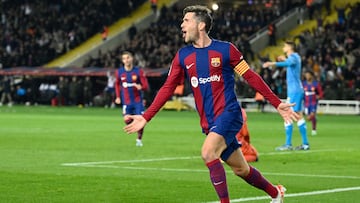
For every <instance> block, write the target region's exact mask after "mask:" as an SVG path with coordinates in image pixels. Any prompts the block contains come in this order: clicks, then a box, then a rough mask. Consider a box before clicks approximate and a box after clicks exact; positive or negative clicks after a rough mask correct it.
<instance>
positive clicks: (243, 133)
mask: <svg viewBox="0 0 360 203" xmlns="http://www.w3.org/2000/svg"><path fill="white" fill-rule="evenodd" d="M241 112H242V117H243V126H242V127H241V129H240V131H239V132H238V133H237V134H236V139H237V140H238V141H239V143H240V144H241V151H242V153H243V155H244V157H245V160H246V161H247V162H256V161H258V160H259V156H258V152H257V150H256V149H255V147H254V146H253V145H252V144H250V133H249V130H248V127H247V115H246V112H245V110H244V109H241Z"/></svg>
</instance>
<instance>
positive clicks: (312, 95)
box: [303, 70, 323, 135]
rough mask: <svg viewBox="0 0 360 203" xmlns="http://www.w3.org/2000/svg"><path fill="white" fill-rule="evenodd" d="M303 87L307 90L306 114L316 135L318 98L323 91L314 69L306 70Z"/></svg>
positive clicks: (321, 95) (313, 133)
mask: <svg viewBox="0 0 360 203" xmlns="http://www.w3.org/2000/svg"><path fill="white" fill-rule="evenodd" d="M303 87H304V91H305V99H304V100H305V114H306V115H307V119H308V120H309V121H311V126H312V128H311V129H312V130H311V135H316V109H317V105H318V100H319V99H321V98H322V97H323V91H322V88H321V85H320V82H318V81H316V80H315V78H314V73H313V72H312V71H309V70H308V71H306V72H305V80H304V81H303Z"/></svg>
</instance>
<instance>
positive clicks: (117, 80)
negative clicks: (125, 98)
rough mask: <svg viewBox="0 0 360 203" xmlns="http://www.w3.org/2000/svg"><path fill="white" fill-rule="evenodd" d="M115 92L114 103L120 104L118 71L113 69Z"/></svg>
mask: <svg viewBox="0 0 360 203" xmlns="http://www.w3.org/2000/svg"><path fill="white" fill-rule="evenodd" d="M115 78H116V80H115V94H116V99H115V103H116V104H120V103H121V99H120V76H119V71H115Z"/></svg>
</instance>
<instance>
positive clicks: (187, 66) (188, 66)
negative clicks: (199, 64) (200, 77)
mask: <svg viewBox="0 0 360 203" xmlns="http://www.w3.org/2000/svg"><path fill="white" fill-rule="evenodd" d="M193 65H194V63H192V64H190V65H186V69H190V68H191V67H192V66H193Z"/></svg>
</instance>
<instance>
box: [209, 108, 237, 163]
mask: <svg viewBox="0 0 360 203" xmlns="http://www.w3.org/2000/svg"><path fill="white" fill-rule="evenodd" d="M242 125H243V118H242V113H241V111H235V112H229V111H225V112H223V113H222V114H221V115H219V116H218V117H217V118H216V119H215V121H214V125H212V126H211V128H210V132H215V133H217V134H219V135H221V136H223V137H224V139H225V143H226V145H227V148H226V149H225V150H224V151H223V152H222V153H221V159H222V160H224V161H226V160H227V159H228V158H229V157H230V155H231V154H232V153H233V152H234V151H235V150H236V149H238V148H239V147H240V146H241V145H240V144H239V142H238V141H237V139H236V134H237V133H238V132H239V131H240V129H241V127H242Z"/></svg>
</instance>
